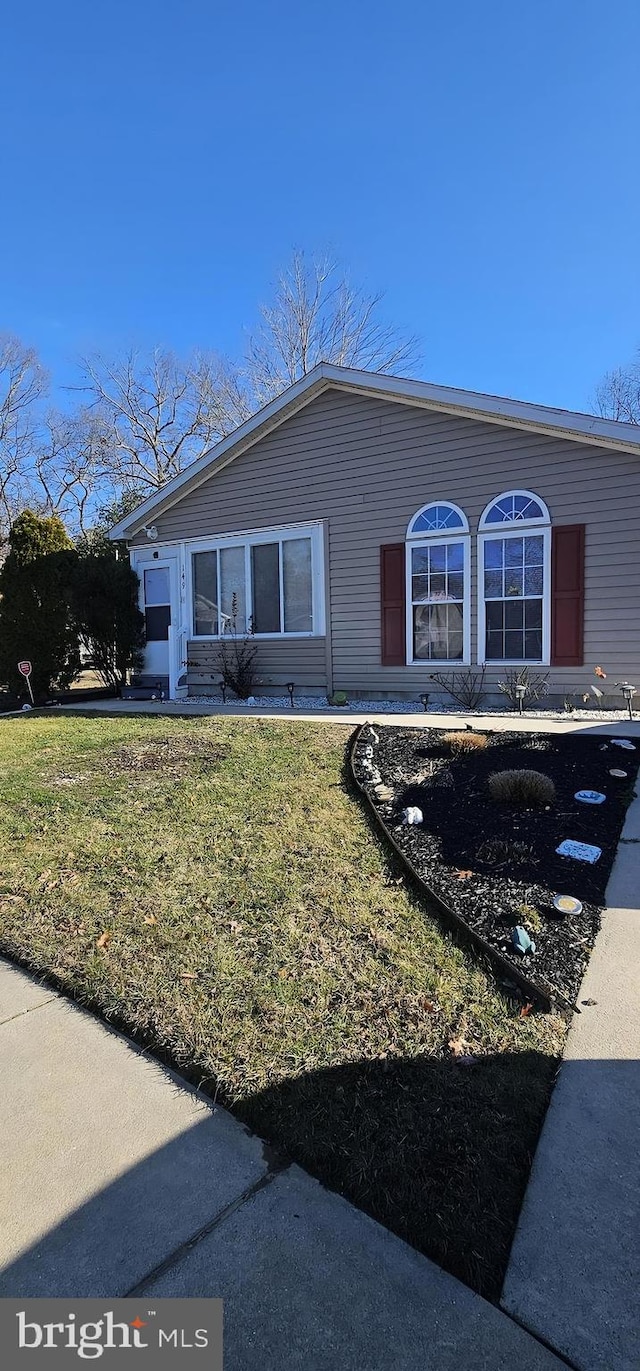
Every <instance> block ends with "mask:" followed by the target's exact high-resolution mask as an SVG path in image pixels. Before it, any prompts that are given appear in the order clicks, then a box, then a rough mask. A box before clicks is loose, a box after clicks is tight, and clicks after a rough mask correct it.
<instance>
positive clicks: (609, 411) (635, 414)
mask: <svg viewBox="0 0 640 1371" xmlns="http://www.w3.org/2000/svg"><path fill="white" fill-rule="evenodd" d="M596 406H597V410H598V414H601V415H602V417H603V419H620V420H622V422H623V423H625V424H640V349H638V352H637V354H636V357H635V358H634V360H633V361H632V362H630V363H629V364H628V366H626V367H616V369H615V370H614V371H608V372H607V374H606V376H603V378H602V380H601V382H600V385H599V386H598V388H597V390H596Z"/></svg>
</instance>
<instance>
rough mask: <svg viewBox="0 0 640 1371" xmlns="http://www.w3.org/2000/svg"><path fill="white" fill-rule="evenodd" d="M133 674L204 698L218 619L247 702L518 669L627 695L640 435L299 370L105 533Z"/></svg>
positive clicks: (441, 392)
mask: <svg viewBox="0 0 640 1371" xmlns="http://www.w3.org/2000/svg"><path fill="white" fill-rule="evenodd" d="M111 537H112V538H113V539H125V540H126V541H127V543H128V546H129V550H130V555H131V561H132V564H133V566H134V567H135V569H136V571H137V572H138V575H139V577H140V586H141V597H142V599H141V604H142V608H143V610H144V612H145V616H146V628H147V647H146V662H145V671H146V672H147V674H148V675H149V676H150V677H159V676H161V677H164V679H165V685H166V689H167V693H168V695H169V696H170V697H171V698H174V699H180V698H184V696H186V695H187V694H188V695H197V694H207V693H209V694H210V693H212V681H213V680H215V679H216V673H215V655H216V650H217V649H218V644H219V642H220V639H221V637H223V636H224V635H225V634H226V633H228V632H229V630H230V625H231V623H232V620H234V619H235V623H236V630H237V631H239V632H244V631H245V630H246V631H251V632H252V633H253V634H254V635H255V643H256V645H257V648H258V680H259V683H260V689H261V693H267V692H269V691H270V692H271V693H275V694H282V693H283V686H284V684H285V683H286V682H288V681H293V682H294V683H295V689H296V694H304V693H318V694H323V695H324V694H325V693H326V692H328V693H331V692H332V691H333V690H345V691H347V692H348V693H349V694H350V695H352V696H354V695H356V696H361V697H363V698H367V697H369V698H375V697H378V698H380V697H387V698H402V697H407V698H408V697H412V698H416V697H417V696H419V694H420V693H421V692H423V691H425V690H429V689H430V688H431V690H432V691H433V689H434V687H433V685H432V684H431V683H430V677H431V675H432V674H433V673H435V672H440V673H445V674H451V673H456V672H460V671H462V670H465V669H467V668H473V669H478V667H479V666H481V665H486V682H487V686H488V688H489V691H491V690H492V689H494V690H496V689H497V683H498V681H499V680H501V679H503V678H504V675H505V672H507V671H509V670H510V669H512V668H513V667H521V666H523V665H528V666H529V667H530V668H531V669H532V671H539V672H542V673H545V674H546V673H548V674H549V687H550V691H551V692H552V694H553V695H554V696H555V697H556V698H559V699H562V697H564V696H567V695H568V694H570V693H579V694H581V693H582V692H583V691H585V690H588V689H589V686H590V685H591V684H593V683H594V675H593V672H594V667H595V666H596V665H598V666H601V667H603V668H604V670H605V671H606V672H607V676H608V679H609V681H610V682H614V681H619V680H624V679H628V680H630V681H633V682H634V683H636V684H637V685H638V686H639V687H640V605H639V598H640V596H639V592H640V428H636V427H634V426H633V425H630V424H622V423H617V422H613V421H611V420H607V419H601V418H598V417H596V416H593V415H587V414H574V413H571V412H570V411H567V410H560V409H549V408H547V407H544V406H541V405H532V404H525V403H523V402H521V401H516V400H506V399H499V398H496V397H495V396H491V395H482V394H475V393H472V392H469V391H464V390H452V389H448V388H446V387H442V386H435V385H430V384H427V383H426V382H423V381H408V380H399V379H396V378H395V377H390V376H383V375H378V374H374V373H371V372H366V371H356V370H353V369H350V368H343V367H337V366H329V365H325V364H322V365H320V366H317V367H316V368H315V369H314V370H313V371H312V372H310V373H309V375H307V376H305V377H304V378H303V379H302V380H300V381H298V382H296V384H295V385H292V386H291V387H290V388H289V389H288V390H286V391H285V392H284V394H282V395H280V396H279V397H278V399H276V400H274V401H273V402H272V403H271V404H269V405H267V406H266V408H264V409H262V410H260V412H259V413H258V414H256V415H255V416H254V417H253V418H251V419H249V420H248V421H247V422H246V423H245V424H243V425H242V426H241V427H240V428H238V429H237V430H236V431H235V432H234V433H233V434H231V435H230V436H229V437H228V438H225V439H224V440H223V441H222V442H220V443H218V445H217V446H216V447H214V448H212V450H211V451H210V452H208V453H206V454H205V455H204V456H203V457H201V458H200V459H199V460H198V461H196V462H194V463H193V464H192V465H191V466H189V467H187V469H186V470H185V471H183V472H181V474H180V475H179V476H177V477H175V479H174V480H172V481H170V482H169V483H168V484H167V485H166V486H165V487H164V488H163V489H162V490H161V491H159V492H158V493H157V494H154V495H152V496H150V497H149V499H147V500H145V501H144V502H143V503H142V504H141V505H140V506H139V507H138V508H137V509H136V510H135V511H134V512H133V513H132V514H130V515H129V516H128V517H127V518H125V519H123V520H122V521H121V522H120V523H119V524H118V525H117V526H116V527H115V528H114V529H113V530H112V532H111Z"/></svg>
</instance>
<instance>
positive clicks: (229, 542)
mask: <svg viewBox="0 0 640 1371" xmlns="http://www.w3.org/2000/svg"><path fill="white" fill-rule="evenodd" d="M295 538H309V539H310V541H311V612H312V628H311V629H310V630H309V631H306V632H303V633H285V632H284V629H283V630H281V631H280V632H279V633H254V634H252V635H251V636H252V638H255V640H256V642H264V641H269V640H275V641H277V642H281V641H283V640H284V641H288V640H289V639H292V638H323V637H324V636H325V632H326V628H325V624H326V610H325V575H324V538H323V529H322V524H321V523H314V524H287V525H283V526H281V527H280V528H267V529H265V528H263V529H256V530H254V531H253V532H251V533H221V534H216V536H215V537H211V538H190V539H189V540H188V541H186V542H185V543H184V544H183V547H184V550H185V554H186V597H187V605H188V606H189V640H190V641H191V640H193V641H194V642H197V643H219V642H221V641H224V637H225V635H224V634H220V633H206V634H205V633H198V634H197V633H196V631H195V627H196V624H195V606H194V603H193V554H194V553H198V552H217V551H218V550H219V549H220V548H223V547H224V548H227V547H244V549H245V584H246V597H247V618H248V619H250V618H251V611H252V603H251V548H252V547H256V546H258V545H259V544H260V543H284V542H287V541H290V540H291V539H295ZM279 575H280V595H281V605H282V603H283V597H282V589H283V587H282V577H283V570H282V557H280V558H279Z"/></svg>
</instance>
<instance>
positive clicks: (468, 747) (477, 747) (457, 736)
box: [442, 729, 489, 753]
mask: <svg viewBox="0 0 640 1371" xmlns="http://www.w3.org/2000/svg"><path fill="white" fill-rule="evenodd" d="M442 741H443V743H447V744H448V746H449V747H450V748H451V751H452V752H454V753H455V752H481V751H482V749H483V748H485V747H486V746H487V743H488V741H489V739H488V738H487V736H486V734H485V733H472V732H471V730H470V729H468V730H465V731H464V732H460V733H445V734H444V735H443V738H442Z"/></svg>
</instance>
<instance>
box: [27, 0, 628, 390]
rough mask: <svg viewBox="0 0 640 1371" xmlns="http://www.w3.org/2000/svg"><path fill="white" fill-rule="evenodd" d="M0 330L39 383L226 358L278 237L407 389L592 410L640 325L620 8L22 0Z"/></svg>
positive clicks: (586, 4) (308, 0)
mask: <svg viewBox="0 0 640 1371" xmlns="http://www.w3.org/2000/svg"><path fill="white" fill-rule="evenodd" d="M2 30H3V32H2V69H3V79H2V89H1V90H0V105H1V106H2V109H1V114H2V117H1V119H0V157H1V166H2V188H3V206H2V213H1V214H0V329H9V330H11V331H14V332H16V333H18V334H19V335H20V336H21V337H23V338H24V339H25V341H28V342H31V343H33V344H35V345H36V346H37V347H38V348H39V350H40V351H41V353H42V355H43V357H44V359H45V361H46V362H47V364H48V365H49V366H50V367H51V368H52V370H53V374H54V378H55V380H56V381H57V382H59V383H63V382H64V381H65V380H67V379H69V377H70V376H71V371H72V364H73V361H74V358H75V357H76V356H77V354H78V353H79V352H81V351H83V350H88V349H92V348H102V349H103V350H106V351H107V352H108V351H113V350H117V349H118V348H120V347H121V346H123V345H126V344H129V343H131V342H135V343H138V344H141V345H148V344H156V343H159V344H163V345H165V344H166V345H169V346H172V347H174V348H175V349H176V350H188V349H190V348H191V347H196V346H197V347H215V348H219V349H221V350H223V351H225V350H226V351H231V352H234V353H237V352H239V351H241V349H242V346H243V338H244V330H245V329H246V327H247V326H250V325H251V323H252V322H253V320H254V318H255V313H256V306H257V304H258V302H259V301H261V300H263V299H264V298H265V297H266V296H268V294H269V285H270V282H271V281H272V280H273V278H274V275H275V274H276V272H277V269H278V267H279V265H281V264H282V263H283V262H285V261H286V260H287V258H288V256H289V254H290V251H291V249H292V247H293V246H294V245H298V246H301V247H304V248H305V249H307V250H309V251H313V250H314V249H323V248H329V249H331V250H333V251H334V252H335V253H337V254H338V255H339V256H340V258H341V259H342V260H343V261H344V262H345V263H346V264H347V265H348V267H349V268H350V271H351V274H352V277H353V278H354V280H356V281H359V282H362V283H364V284H365V285H367V286H368V287H370V288H371V289H376V290H377V289H383V290H385V292H386V296H385V302H384V309H385V313H386V314H387V316H388V317H389V319H391V320H393V321H397V322H398V323H399V324H402V325H404V326H406V327H407V328H408V329H409V330H410V331H415V332H416V333H418V334H419V335H420V337H421V339H422V340H423V360H422V363H421V366H420V368H419V369H418V370H417V372H416V374H420V375H422V376H424V377H425V378H427V379H430V380H433V381H436V382H440V383H442V384H450V385H457V386H463V387H468V388H471V389H477V390H486V391H491V392H495V393H498V394H508V395H515V396H519V397H521V398H523V399H529V400H538V401H541V402H546V403H548V404H556V405H566V406H568V407H571V408H585V407H587V406H588V402H589V397H590V395H591V394H592V392H593V388H594V386H595V384H596V382H597V380H598V378H599V377H600V375H601V374H602V372H603V371H604V370H606V369H607V368H608V367H609V366H612V365H615V364H616V363H619V362H623V361H625V360H626V359H627V358H628V357H629V356H630V355H631V354H632V353H633V351H634V349H635V347H636V346H637V344H638V343H640V254H639V251H638V245H639V241H640V235H639V227H640V225H639V219H640V178H639V177H638V174H637V173H638V147H639V145H640V139H639V133H640V82H639V81H638V52H639V51H640V5H638V3H637V0H611V3H610V4H608V5H605V4H603V3H602V0H561V2H560V3H558V0H533V2H532V3H530V4H518V3H515V2H514V0H438V3H434V0H395V3H393V4H391V3H389V0H384V2H383V0H366V2H365V0H322V3H318V0H297V3H294V2H293V0H182V2H181V3H180V2H179V0H173V2H172V3H169V0H109V3H102V4H88V3H86V0H82V3H81V0H56V3H55V4H52V3H51V0H30V3H29V4H26V5H23V6H18V5H11V6H8V7H6V8H5V13H4V16H3V25H2Z"/></svg>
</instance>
